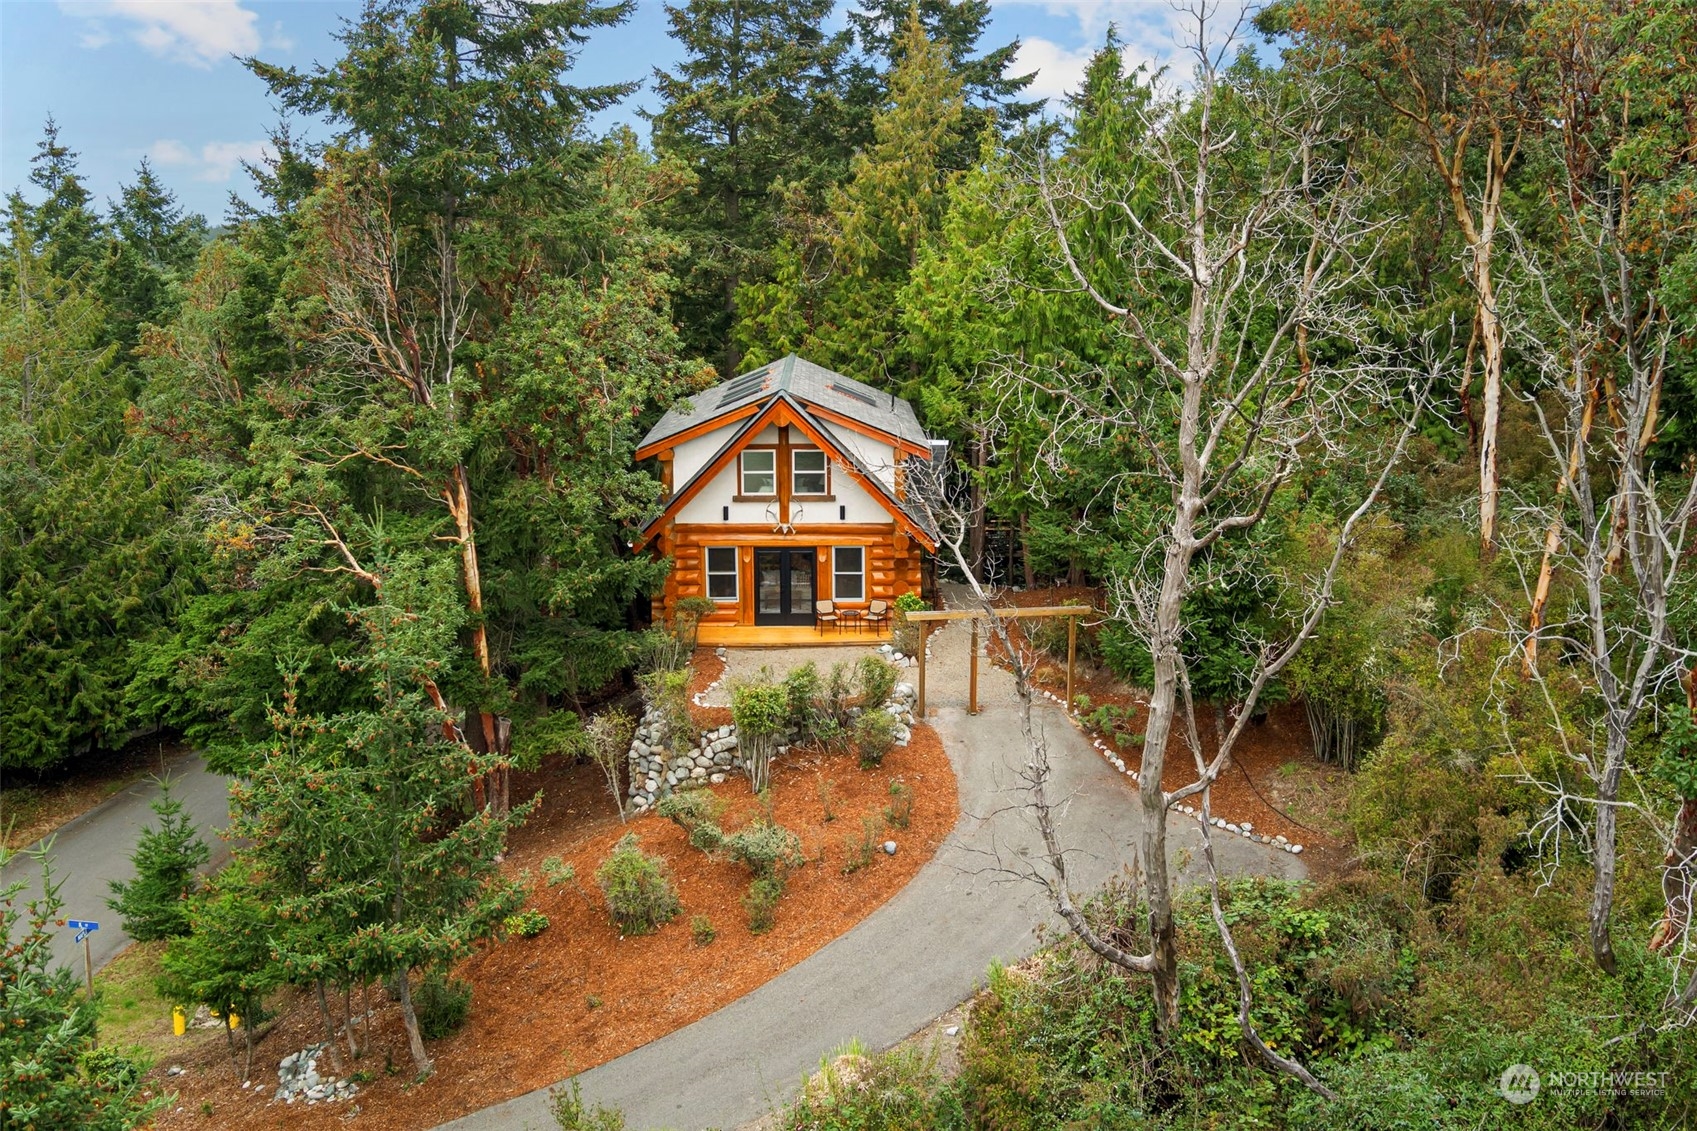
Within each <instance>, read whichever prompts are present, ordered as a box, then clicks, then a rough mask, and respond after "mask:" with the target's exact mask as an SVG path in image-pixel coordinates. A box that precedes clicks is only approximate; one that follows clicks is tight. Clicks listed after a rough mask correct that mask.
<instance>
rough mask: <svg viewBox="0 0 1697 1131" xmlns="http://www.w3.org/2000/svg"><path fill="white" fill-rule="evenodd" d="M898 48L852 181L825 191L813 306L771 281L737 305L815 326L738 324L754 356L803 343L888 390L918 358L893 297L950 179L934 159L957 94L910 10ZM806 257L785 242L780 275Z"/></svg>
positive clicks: (795, 269)
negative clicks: (824, 274) (822, 272)
mask: <svg viewBox="0 0 1697 1131" xmlns="http://www.w3.org/2000/svg"><path fill="white" fill-rule="evenodd" d="M898 46H899V48H900V51H899V59H900V61H899V62H898V63H897V65H896V69H895V73H894V75H893V76H892V77H891V80H890V99H889V102H888V104H887V105H885V106H884V107H883V108H882V109H880V110H879V112H878V115H877V118H876V119H875V123H874V124H875V133H876V138H875V141H874V143H873V145H872V146H871V147H870V148H869V149H867V150H865V151H863V152H861V153H858V154H856V155H855V159H854V162H853V165H852V166H851V170H850V172H851V179H850V180H849V181H848V183H847V184H846V185H844V186H843V187H842V188H841V189H839V190H837V191H834V192H833V193H832V194H831V200H830V210H831V218H832V223H831V225H830V226H829V227H830V228H831V229H834V230H832V231H830V232H829V235H828V237H827V238H828V239H829V243H830V249H831V253H832V254H831V256H830V263H831V267H830V275H829V277H828V278H826V279H825V280H824V281H823V284H822V287H821V291H820V294H819V297H818V300H817V302H816V303H810V302H798V301H797V298H796V296H795V295H794V294H791V295H787V296H786V295H784V294H783V293H782V290H781V288H780V285H778V284H765V285H761V286H756V287H752V288H750V291H749V296H750V297H749V301H748V302H747V303H745V305H746V307H747V308H748V309H751V310H757V311H761V312H762V315H763V317H765V318H766V319H768V324H770V322H771V320H772V316H773V312H775V311H781V310H788V311H794V312H795V315H796V316H799V315H801V313H802V312H803V311H804V310H809V311H810V316H811V317H812V318H813V319H815V320H814V321H813V323H812V324H811V325H810V326H807V327H806V328H805V329H804V328H803V327H801V326H798V325H795V324H793V323H792V325H790V326H787V327H774V329H776V330H777V331H778V332H777V333H776V334H769V335H762V336H763V337H765V338H766V340H765V341H762V340H760V339H759V338H757V337H756V335H757V334H760V328H759V326H758V324H752V323H751V324H749V325H747V326H745V328H744V330H743V331H742V336H743V340H744V341H745V342H746V343H747V344H748V345H749V346H750V347H751V352H752V353H755V354H757V355H758V358H759V359H762V360H763V359H765V358H768V357H770V356H773V349H772V347H771V346H770V345H767V344H766V342H767V341H770V340H772V339H773V338H777V339H779V340H791V341H793V340H802V341H804V342H805V343H806V344H805V347H804V348H805V349H806V352H807V353H808V355H809V356H810V357H812V358H813V359H814V360H816V361H818V362H819V363H820V364H822V365H826V366H829V367H831V368H833V369H838V370H840V371H842V372H844V373H848V374H851V375H853V376H855V377H857V378H859V379H860V380H863V381H871V382H873V383H879V384H889V385H891V386H892V387H896V388H900V387H906V386H911V385H913V384H915V383H916V379H917V377H918V376H919V366H918V360H917V358H915V357H914V356H913V355H912V354H911V352H910V351H909V350H908V349H907V346H906V341H905V334H904V331H903V329H902V325H901V310H900V307H899V304H898V295H899V293H900V291H901V289H902V287H903V286H904V285H906V283H907V280H908V276H909V274H910V273H911V272H912V270H913V267H914V265H915V263H917V262H918V259H919V252H920V248H921V247H922V246H923V245H924V243H925V241H926V239H927V238H928V237H929V236H930V234H931V233H932V232H934V231H935V230H936V228H937V226H938V224H939V223H940V222H941V219H942V214H943V211H944V207H945V205H946V203H947V186H948V174H947V172H946V171H945V170H944V169H943V168H942V166H941V165H940V164H939V155H940V153H941V151H942V148H943V146H944V145H945V144H946V143H947V140H948V138H949V136H950V133H951V131H952V130H953V129H954V128H955V126H956V125H957V123H958V122H959V120H960V113H961V95H960V82H959V79H958V78H957V77H956V76H955V75H954V74H952V73H951V72H950V70H949V68H948V65H947V60H946V58H945V57H944V54H943V52H942V50H941V49H939V47H938V46H937V45H936V44H935V43H933V42H932V41H931V40H930V39H929V37H927V35H926V33H925V29H924V27H923V26H922V25H921V23H920V21H919V18H918V15H917V14H916V13H912V14H910V15H909V18H908V22H907V25H906V27H905V30H904V32H903V35H902V38H901V40H900V41H899V43H898ZM806 255H807V249H805V248H802V247H799V246H797V245H796V244H795V243H794V242H793V241H792V243H791V246H790V247H789V248H787V249H785V251H784V252H783V253H782V255H781V256H780V263H781V264H782V265H783V266H784V268H785V270H786V276H787V277H791V278H797V279H798V280H799V279H801V278H802V272H801V270H800V266H799V265H800V264H801V263H802V262H803V261H804V258H805V256H806Z"/></svg>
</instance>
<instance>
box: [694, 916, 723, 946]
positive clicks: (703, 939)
mask: <svg viewBox="0 0 1697 1131" xmlns="http://www.w3.org/2000/svg"><path fill="white" fill-rule="evenodd" d="M689 937H690V938H692V939H694V940H695V945H696V946H706V945H708V944H709V943H711V942H712V941H713V940H714V939H716V938H718V937H719V932H718V930H717V929H716V928H715V927H714V926H713V920H711V919H709V918H708V917H707V916H705V915H697V916H695V917H694V918H692V919H690V921H689Z"/></svg>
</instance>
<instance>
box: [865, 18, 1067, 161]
mask: <svg viewBox="0 0 1697 1131" xmlns="http://www.w3.org/2000/svg"><path fill="white" fill-rule="evenodd" d="M910 14H917V15H918V17H919V22H920V23H921V25H923V26H924V28H925V34H926V36H927V38H929V39H930V40H931V42H932V43H934V44H936V45H938V46H939V47H940V48H942V50H943V52H944V54H945V56H946V59H947V66H948V69H949V71H950V72H951V73H953V74H954V76H955V78H956V79H958V80H959V81H960V84H961V90H962V94H963V98H964V103H963V106H962V110H961V116H960V121H959V122H958V123H957V125H956V126H955V128H954V130H953V131H952V133H951V136H950V138H949V141H948V142H947V143H946V144H945V145H944V146H943V156H942V165H943V167H944V168H945V169H950V170H960V169H965V168H966V167H967V166H968V165H970V164H971V162H972V160H973V159H974V158H975V157H977V156H978V142H979V139H980V138H981V137H982V136H983V134H984V131H985V130H987V129H995V130H997V131H1001V132H1007V131H1011V130H1013V129H1015V128H1017V127H1019V126H1022V125H1024V124H1025V123H1027V122H1028V121H1030V119H1031V116H1032V115H1033V114H1035V113H1037V111H1038V110H1040V109H1042V107H1043V100H1042V99H1037V100H1035V101H1031V100H1026V99H1023V98H1022V97H1021V95H1022V94H1024V92H1025V90H1026V88H1027V87H1029V86H1030V85H1031V83H1032V82H1033V81H1034V80H1035V79H1036V78H1037V74H1036V72H1035V71H1034V72H1032V73H1030V74H1026V75H1009V74H1007V70H1008V68H1009V67H1011V66H1013V62H1014V58H1015V57H1016V56H1017V55H1018V54H1019V48H1020V41H1019V40H1017V39H1016V40H1014V41H1013V42H1012V43H1006V44H1003V45H1002V46H1000V47H996V48H992V49H991V50H989V51H986V52H984V53H983V54H981V55H980V54H974V53H975V52H977V50H978V41H979V40H980V39H981V38H983V35H984V30H985V28H986V27H987V26H988V25H989V22H990V0H864V2H862V3H858V4H855V5H853V6H852V7H850V8H849V10H848V21H849V26H850V27H852V28H853V29H854V34H855V38H856V40H857V41H858V43H859V45H860V50H861V53H862V58H861V60H860V61H859V63H858V64H857V66H856V67H855V68H854V71H853V74H852V90H853V93H852V94H851V95H850V99H851V101H852V102H853V103H854V105H855V106H856V108H857V109H859V111H860V114H859V117H860V120H861V121H862V122H863V123H865V125H864V129H865V130H866V131H867V132H870V130H871V118H872V115H873V112H874V109H875V107H877V106H878V105H879V104H880V103H881V101H882V99H883V98H884V97H885V96H886V95H887V92H888V89H889V87H888V83H889V82H890V80H892V79H893V78H894V74H895V70H896V68H897V67H898V66H900V64H901V61H902V54H903V53H904V51H905V50H906V47H905V45H904V39H905V29H906V26H907V22H908V17H909V15H910ZM855 140H856V144H857V145H864V144H865V143H866V141H867V140H869V139H867V138H865V137H864V135H862V136H861V137H857V138H856V139H855Z"/></svg>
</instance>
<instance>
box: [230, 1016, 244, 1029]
mask: <svg viewBox="0 0 1697 1131" xmlns="http://www.w3.org/2000/svg"><path fill="white" fill-rule="evenodd" d="M241 1027H242V1019H241V1018H240V1017H237V1016H236V1015H235V1014H234V1013H231V1014H230V1028H232V1029H240V1028H241Z"/></svg>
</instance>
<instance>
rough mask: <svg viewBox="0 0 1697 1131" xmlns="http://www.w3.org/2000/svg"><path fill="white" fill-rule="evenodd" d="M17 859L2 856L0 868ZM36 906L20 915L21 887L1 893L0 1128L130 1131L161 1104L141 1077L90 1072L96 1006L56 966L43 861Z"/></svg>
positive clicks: (55, 909) (54, 900)
mask: <svg viewBox="0 0 1697 1131" xmlns="http://www.w3.org/2000/svg"><path fill="white" fill-rule="evenodd" d="M13 859H15V856H14V855H13V854H11V853H7V852H6V851H5V850H3V849H0V866H4V865H6V864H8V863H10V862H11V860H13ZM41 864H42V870H43V882H42V891H43V894H42V896H41V898H39V899H37V900H34V901H32V902H31V903H30V904H29V906H28V907H27V908H24V909H20V908H19V907H18V903H17V901H18V898H19V894H20V893H21V892H22V891H23V887H24V885H23V883H22V882H21V881H19V882H16V883H10V884H7V885H5V886H4V887H3V888H0V939H5V940H7V945H6V946H4V947H0V1127H5V1128H8V1129H10V1128H18V1129H19V1131H34V1129H40V1131H47V1129H48V1128H59V1127H75V1128H79V1129H86V1131H129V1129H130V1128H133V1127H141V1126H144V1125H146V1124H148V1123H150V1122H151V1120H152V1118H153V1114H154V1113H155V1112H157V1111H158V1110H159V1109H160V1108H161V1107H163V1106H164V1104H165V1099H164V1098H163V1097H160V1098H156V1099H153V1100H143V1099H142V1098H141V1096H140V1091H141V1073H140V1072H136V1073H133V1074H132V1073H112V1072H98V1071H92V1070H91V1068H90V1066H89V1065H88V1063H87V1060H86V1058H87V1056H88V1054H89V1053H91V1052H92V1051H93V1050H94V1047H95V1038H96V1036H97V1025H98V1018H99V1012H100V1011H99V1006H98V1004H97V1003H96V1002H95V1001H93V1000H91V999H90V998H89V997H88V996H87V995H86V994H84V993H83V992H82V987H81V985H79V983H78V979H77V976H76V974H75V973H74V972H72V971H71V969H70V968H69V967H65V966H58V967H55V966H53V965H52V964H51V963H52V939H53V924H54V922H55V921H56V920H57V919H58V918H59V912H60V909H61V907H62V906H63V905H62V904H61V903H60V900H59V884H58V882H56V881H55V880H54V879H53V876H52V874H51V872H50V871H48V868H47V861H46V858H45V857H42V858H41Z"/></svg>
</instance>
